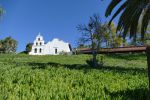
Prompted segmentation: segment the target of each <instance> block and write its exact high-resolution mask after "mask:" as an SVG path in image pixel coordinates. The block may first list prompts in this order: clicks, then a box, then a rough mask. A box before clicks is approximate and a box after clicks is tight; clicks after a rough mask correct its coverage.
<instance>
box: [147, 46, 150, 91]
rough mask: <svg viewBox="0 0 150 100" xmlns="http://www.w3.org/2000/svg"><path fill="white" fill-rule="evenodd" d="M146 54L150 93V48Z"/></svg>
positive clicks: (148, 47)
mask: <svg viewBox="0 0 150 100" xmlns="http://www.w3.org/2000/svg"><path fill="white" fill-rule="evenodd" d="M146 54H147V65H148V81H149V91H150V46H147V47H146Z"/></svg>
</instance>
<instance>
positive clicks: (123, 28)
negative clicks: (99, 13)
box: [105, 0, 150, 89]
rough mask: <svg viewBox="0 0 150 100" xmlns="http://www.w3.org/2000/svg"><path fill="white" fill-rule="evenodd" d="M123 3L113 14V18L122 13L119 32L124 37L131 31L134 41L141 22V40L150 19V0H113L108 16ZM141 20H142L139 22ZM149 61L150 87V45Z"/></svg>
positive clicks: (149, 48)
mask: <svg viewBox="0 0 150 100" xmlns="http://www.w3.org/2000/svg"><path fill="white" fill-rule="evenodd" d="M121 2H122V5H121V6H120V7H119V8H118V9H117V11H116V12H115V13H114V15H113V16H112V18H111V20H110V23H111V22H112V20H113V19H114V18H115V17H116V16H117V15H119V14H120V13H121V16H120V18H119V22H118V26H117V32H119V33H120V34H122V36H123V38H125V37H126V35H127V33H128V32H129V34H130V38H132V37H133V39H134V41H136V38H137V28H138V24H139V23H141V25H140V28H141V40H142V41H143V40H144V37H145V33H146V30H147V27H148V24H149V20H150V0H112V1H111V2H110V4H109V6H108V8H107V10H106V14H105V15H106V17H108V16H110V15H111V13H112V11H113V10H114V8H116V7H117V6H119V4H120V3H121ZM140 20H141V22H139V21H140ZM146 51H147V62H148V76H149V89H150V47H147V50H146Z"/></svg>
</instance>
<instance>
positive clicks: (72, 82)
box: [0, 54, 148, 100]
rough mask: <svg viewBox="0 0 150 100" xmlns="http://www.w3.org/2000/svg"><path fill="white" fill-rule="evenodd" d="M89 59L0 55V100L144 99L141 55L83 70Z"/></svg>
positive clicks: (144, 69) (109, 60) (108, 59)
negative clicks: (101, 66)
mask: <svg viewBox="0 0 150 100" xmlns="http://www.w3.org/2000/svg"><path fill="white" fill-rule="evenodd" d="M87 58H89V55H73V56H28V55H2V54H1V55H0V100H2V99H8V100H10V99H11V100H20V99H21V100H50V99H59V100H62V99H68V100H70V99H75V100H79V99H81V98H82V99H96V100H97V99H100V100H103V99H107V100H112V99H117V100H118V99H125V100H126V99H135V100H137V99H138V100H142V99H143V98H145V99H146V98H147V94H148V77H147V66H146V56H145V55H144V54H124V55H105V59H104V62H105V64H104V67H103V68H97V69H94V68H92V67H90V66H87V65H86V63H85V60H86V59H87Z"/></svg>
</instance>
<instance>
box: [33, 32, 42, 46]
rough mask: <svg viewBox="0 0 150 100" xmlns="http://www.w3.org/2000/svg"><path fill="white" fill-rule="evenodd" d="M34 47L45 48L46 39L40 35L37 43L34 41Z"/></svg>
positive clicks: (36, 40)
mask: <svg viewBox="0 0 150 100" xmlns="http://www.w3.org/2000/svg"><path fill="white" fill-rule="evenodd" d="M34 45H35V46H43V45H44V39H43V36H41V34H40V33H39V34H38V36H37V37H36V39H35V41H34Z"/></svg>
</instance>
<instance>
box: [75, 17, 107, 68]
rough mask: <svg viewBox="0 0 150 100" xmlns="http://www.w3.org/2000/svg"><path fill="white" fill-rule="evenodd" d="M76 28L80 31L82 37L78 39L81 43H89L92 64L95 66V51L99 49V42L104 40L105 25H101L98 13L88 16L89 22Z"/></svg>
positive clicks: (96, 64)
mask: <svg viewBox="0 0 150 100" xmlns="http://www.w3.org/2000/svg"><path fill="white" fill-rule="evenodd" d="M77 29H78V30H79V31H80V32H82V37H81V38H80V41H82V43H87V44H90V45H91V51H92V56H93V58H92V65H93V67H97V66H98V63H97V58H96V57H97V53H98V52H99V50H100V47H101V44H102V42H103V41H104V33H105V30H106V29H105V27H104V26H103V25H102V23H101V20H100V17H99V16H98V15H93V16H92V17H90V20H89V23H88V24H87V25H78V27H77Z"/></svg>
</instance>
